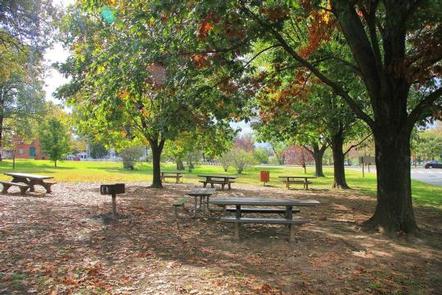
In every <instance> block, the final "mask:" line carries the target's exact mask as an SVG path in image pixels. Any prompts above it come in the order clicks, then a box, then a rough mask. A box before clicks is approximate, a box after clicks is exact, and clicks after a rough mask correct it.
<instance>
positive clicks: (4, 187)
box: [2, 184, 11, 194]
mask: <svg viewBox="0 0 442 295" xmlns="http://www.w3.org/2000/svg"><path fill="white" fill-rule="evenodd" d="M2 185H3V189H2V194H7V193H8V189H9V188H10V187H11V185H10V184H2Z"/></svg>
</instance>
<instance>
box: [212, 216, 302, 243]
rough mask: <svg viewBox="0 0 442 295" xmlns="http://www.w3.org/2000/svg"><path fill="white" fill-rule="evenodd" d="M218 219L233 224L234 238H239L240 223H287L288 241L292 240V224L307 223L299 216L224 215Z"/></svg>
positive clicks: (293, 231)
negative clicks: (258, 216) (286, 217)
mask: <svg viewBox="0 0 442 295" xmlns="http://www.w3.org/2000/svg"><path fill="white" fill-rule="evenodd" d="M220 221H223V222H230V223H234V224H235V239H237V240H239V225H240V224H242V223H256V224H283V225H288V226H289V230H290V235H289V241H293V239H294V236H295V230H294V228H295V227H294V225H299V224H304V223H307V221H306V220H304V219H300V218H294V219H285V218H256V217H253V218H251V217H240V218H237V217H235V216H225V217H221V218H220Z"/></svg>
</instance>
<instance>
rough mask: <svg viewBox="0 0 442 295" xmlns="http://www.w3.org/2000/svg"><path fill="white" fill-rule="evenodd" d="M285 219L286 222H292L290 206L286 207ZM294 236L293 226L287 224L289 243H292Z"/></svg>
mask: <svg viewBox="0 0 442 295" xmlns="http://www.w3.org/2000/svg"><path fill="white" fill-rule="evenodd" d="M285 218H286V219H287V220H293V207H292V206H286V208H285ZM294 235H295V230H294V224H289V242H292V241H293V239H294Z"/></svg>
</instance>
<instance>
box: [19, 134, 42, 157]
mask: <svg viewBox="0 0 442 295" xmlns="http://www.w3.org/2000/svg"><path fill="white" fill-rule="evenodd" d="M15 158H17V159H35V160H45V159H47V158H48V156H47V155H45V154H44V153H43V151H42V150H41V146H40V141H39V140H38V139H34V140H33V141H32V142H31V143H25V142H24V141H23V140H17V141H16V143H15Z"/></svg>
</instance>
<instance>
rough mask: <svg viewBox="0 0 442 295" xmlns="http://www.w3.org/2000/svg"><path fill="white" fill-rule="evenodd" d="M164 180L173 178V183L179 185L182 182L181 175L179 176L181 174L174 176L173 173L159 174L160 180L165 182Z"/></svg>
mask: <svg viewBox="0 0 442 295" xmlns="http://www.w3.org/2000/svg"><path fill="white" fill-rule="evenodd" d="M166 178H173V179H175V183H179V182H180V180H181V182H182V178H183V175H181V174H174V173H173V175H172V174H161V180H164V181H165V180H166Z"/></svg>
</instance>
